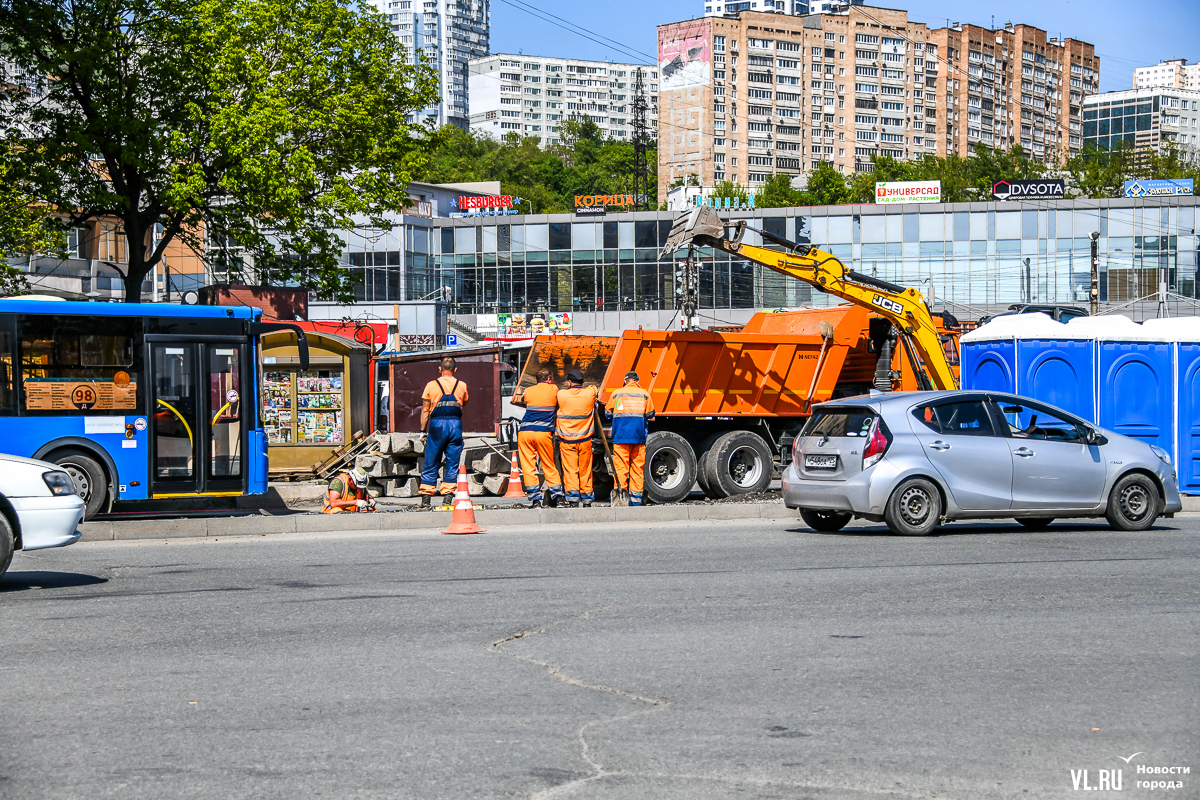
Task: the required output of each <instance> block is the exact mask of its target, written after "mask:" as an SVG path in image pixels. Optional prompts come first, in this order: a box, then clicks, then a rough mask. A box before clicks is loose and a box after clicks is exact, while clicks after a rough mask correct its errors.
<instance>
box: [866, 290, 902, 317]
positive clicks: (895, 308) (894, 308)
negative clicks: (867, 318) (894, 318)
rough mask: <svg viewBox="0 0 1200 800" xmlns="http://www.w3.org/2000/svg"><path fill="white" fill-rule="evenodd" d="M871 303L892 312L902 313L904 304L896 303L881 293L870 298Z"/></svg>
mask: <svg viewBox="0 0 1200 800" xmlns="http://www.w3.org/2000/svg"><path fill="white" fill-rule="evenodd" d="M871 305H875V306H879V307H880V308H882V309H885V310H887V311H890V312H892V313H893V314H903V313H904V306H902V305H900V304H899V303H897V302H896V301H895V300H889V299H888V298H886V297H884V296H883V295H878V294H877V295H875V296H874V297H873V298H871Z"/></svg>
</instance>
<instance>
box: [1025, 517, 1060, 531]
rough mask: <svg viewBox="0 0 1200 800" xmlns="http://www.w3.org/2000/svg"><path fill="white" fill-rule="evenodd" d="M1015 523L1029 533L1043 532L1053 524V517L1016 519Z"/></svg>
mask: <svg viewBox="0 0 1200 800" xmlns="http://www.w3.org/2000/svg"><path fill="white" fill-rule="evenodd" d="M1017 522H1019V523H1020V524H1021V525H1022V526H1023V527H1025V528H1029V530H1031V531H1044V530H1046V528H1049V527H1050V523H1051V522H1054V517H1018V518H1017Z"/></svg>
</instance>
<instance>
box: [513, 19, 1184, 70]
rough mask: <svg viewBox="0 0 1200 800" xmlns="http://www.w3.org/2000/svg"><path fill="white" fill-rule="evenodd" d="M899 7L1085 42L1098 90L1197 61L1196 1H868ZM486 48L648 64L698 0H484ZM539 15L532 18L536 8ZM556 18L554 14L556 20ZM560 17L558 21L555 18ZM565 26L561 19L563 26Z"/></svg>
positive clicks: (933, 24)
mask: <svg viewBox="0 0 1200 800" xmlns="http://www.w3.org/2000/svg"><path fill="white" fill-rule="evenodd" d="M873 5H883V6H885V7H888V8H903V9H905V10H907V11H908V17H909V19H910V20H913V21H915V22H923V23H925V24H926V25H928V26H929V27H930V28H940V27H944V26H945V25H946V22H947V20H949V21H957V22H964V23H972V24H976V25H984V26H991V25H992V18H993V15H995V24H996V25H997V26H1000V25H1003V24H1004V23H1006V22H1013V23H1015V24H1019V23H1024V24H1027V25H1034V26H1036V27H1038V28H1042V29H1043V30H1045V31H1046V32H1047V33H1049V34H1050V35H1051V36H1064V37H1069V38H1075V39H1082V40H1083V41H1086V42H1091V43H1092V44H1093V45H1095V47H1096V53H1097V55H1099V56H1100V90H1101V91H1105V92H1109V91H1117V90H1120V89H1129V88H1131V86H1132V84H1133V69H1134V67H1140V66H1150V65H1153V64H1157V63H1158V62H1159V61H1161V60H1162V59H1165V58H1186V59H1187V60H1188V63H1195V62H1197V61H1200V35H1197V33H1198V32H1200V2H1197V0H1163V1H1162V2H1160V3H1159V4H1158V5H1157V6H1155V7H1154V8H1153V9H1151V8H1150V7H1149V6H1143V7H1140V8H1141V10H1140V12H1139V13H1138V14H1137V15H1134V14H1132V13H1131V10H1132V9H1133V8H1134V7H1133V6H1130V5H1129V3H1128V2H1117V1H1116V0H1009V2H1005V3H1000V2H991V3H987V2H973V3H968V4H967V5H970V6H971V10H970V11H964V10H963V9H964V5H963V3H962V0H909V1H908V2H895V3H879V2H876V3H873ZM491 8H492V41H491V51H492V52H493V53H517V52H524V53H527V54H530V55H542V56H557V57H563V58H585V59H594V60H597V61H624V62H630V63H635V62H638V63H646V64H650V63H653V61H654V48H655V40H656V34H655V27H656V26H657V25H660V24H663V23H667V22H677V21H679V20H684V19H691V18H693V17H699V16H703V14H704V0H607V1H606V2H604V3H564V2H561V0H559V1H558V2H554V0H492V3H491ZM529 11H533V12H535V14H537V15H539V16H541V17H543V19H539V18H538V16H535V15H534V14H531V13H529ZM547 15H554V16H557V17H559V18H560V19H561V20H564V21H565V22H566V23H571V24H572V25H573V26H575V28H577V29H583V31H584V32H585V34H584V35H581V34H580V33H569V32H567V31H566V30H563V28H561V27H557V26H555V25H552V24H550V22H547V21H545V17H546V16H547ZM556 21H557V20H556ZM560 24H562V23H560ZM568 27H569V26H568Z"/></svg>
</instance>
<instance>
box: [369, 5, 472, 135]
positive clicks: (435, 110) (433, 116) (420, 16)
mask: <svg viewBox="0 0 1200 800" xmlns="http://www.w3.org/2000/svg"><path fill="white" fill-rule="evenodd" d="M369 1H370V3H371V5H372V6H374V7H375V8H376V9H377V10H378V11H379V12H380V13H382V14H384V15H386V16H387V19H388V23H389V24H390V25H391V26H392V32H393V33H395V35H396V36H397V37H399V39H400V41H401V43H402V44H404V46H405V47H406V48H407V49H408V50H409V52H410V53H412V58H413V60H414V62H415V60H416V54H417V52H418V51H419V52H423V53H424V54H425V55H426V56H427V57H428V58H429V60H430V61H431V62H432V63H433V65H434V67H435V69H436V70H437V73H438V77H439V78H440V79H441V92H440V97H439V99H438V102H437V103H436V104H434V105H431V106H429V107H428V108H425V109H422V110H421V111H418V112H417V113H415V114H414V115H413V117H414V119H416V120H418V121H425V120H432V121H433V122H435V123H436V124H438V125H446V124H450V125H457V126H459V127H460V128H463V129H464V130H466V129H467V127H468V125H469V121H468V113H469V112H468V101H467V64H468V62H469V61H470V60H471V59H472V58H479V57H480V56H485V55H487V53H488V49H489V36H490V32H491V6H490V0H369Z"/></svg>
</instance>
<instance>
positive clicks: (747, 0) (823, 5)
mask: <svg viewBox="0 0 1200 800" xmlns="http://www.w3.org/2000/svg"><path fill="white" fill-rule="evenodd" d="M864 3H865V0H705V3H704V16H706V17H724V16H733V15H734V14H740V13H741V12H743V11H762V12H763V13H766V14H790V15H791V16H793V17H800V16H804V15H805V14H822V13H828V12H830V11H838V10H841V8H842V7H843V6H861V5H863V4H864Z"/></svg>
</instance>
